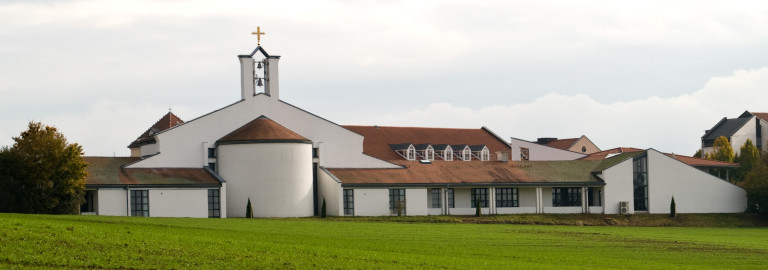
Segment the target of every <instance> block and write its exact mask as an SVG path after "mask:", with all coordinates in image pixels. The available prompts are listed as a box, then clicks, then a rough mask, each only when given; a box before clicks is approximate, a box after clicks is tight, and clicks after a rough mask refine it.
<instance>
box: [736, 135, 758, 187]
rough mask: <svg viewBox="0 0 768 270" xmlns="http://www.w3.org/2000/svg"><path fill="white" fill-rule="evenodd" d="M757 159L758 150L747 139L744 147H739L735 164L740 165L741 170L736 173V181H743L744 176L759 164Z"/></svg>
mask: <svg viewBox="0 0 768 270" xmlns="http://www.w3.org/2000/svg"><path fill="white" fill-rule="evenodd" d="M759 159H760V150H759V149H757V147H756V146H755V145H754V144H753V143H752V140H750V139H747V141H746V142H744V145H742V146H741V148H740V154H739V155H738V157H737V158H736V162H737V163H739V164H740V165H741V168H739V170H738V171H737V175H736V179H737V180H744V178H745V177H746V175H747V174H748V173H749V172H750V171H751V170H752V168H753V167H754V166H755V165H756V164H757V162H759Z"/></svg>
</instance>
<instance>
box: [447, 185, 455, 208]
mask: <svg viewBox="0 0 768 270" xmlns="http://www.w3.org/2000/svg"><path fill="white" fill-rule="evenodd" d="M445 193H446V194H445V201H446V204H448V208H456V204H455V200H454V198H455V197H454V195H453V194H454V193H453V188H448V189H446V190H445Z"/></svg>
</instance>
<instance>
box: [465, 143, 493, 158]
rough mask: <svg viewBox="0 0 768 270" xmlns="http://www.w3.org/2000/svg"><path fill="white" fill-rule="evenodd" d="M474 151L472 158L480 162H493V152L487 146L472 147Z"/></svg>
mask: <svg viewBox="0 0 768 270" xmlns="http://www.w3.org/2000/svg"><path fill="white" fill-rule="evenodd" d="M469 149H471V150H472V156H473V157H475V158H476V159H478V160H482V161H488V160H491V151H490V150H488V147H487V146H485V145H472V146H470V147H469Z"/></svg>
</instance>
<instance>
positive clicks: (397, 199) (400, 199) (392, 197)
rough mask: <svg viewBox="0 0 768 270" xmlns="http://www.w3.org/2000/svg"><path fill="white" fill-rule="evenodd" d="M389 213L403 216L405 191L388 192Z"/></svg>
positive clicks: (399, 189) (394, 189)
mask: <svg viewBox="0 0 768 270" xmlns="http://www.w3.org/2000/svg"><path fill="white" fill-rule="evenodd" d="M389 213H390V214H392V215H398V216H404V215H405V189H402V188H393V189H390V190H389Z"/></svg>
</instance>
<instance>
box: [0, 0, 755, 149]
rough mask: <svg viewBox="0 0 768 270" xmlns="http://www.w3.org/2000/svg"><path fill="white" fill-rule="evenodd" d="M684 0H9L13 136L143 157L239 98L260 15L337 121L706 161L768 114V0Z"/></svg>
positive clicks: (4, 58) (283, 84) (302, 83)
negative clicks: (484, 131) (713, 143)
mask: <svg viewBox="0 0 768 270" xmlns="http://www.w3.org/2000/svg"><path fill="white" fill-rule="evenodd" d="M670 2H671V1H553V2H547V1H478V0H474V1H240V2H238V1H234V2H230V1H216V4H210V3H211V2H210V1H183V0H178V1H2V0H0V146H2V145H5V146H10V145H12V140H11V137H13V136H18V135H19V133H20V132H21V131H23V130H25V129H26V126H27V123H28V122H29V121H31V120H33V121H42V122H43V123H45V124H49V125H53V126H56V127H57V128H59V129H60V131H62V132H63V133H64V134H65V135H66V136H67V138H68V140H69V141H70V142H76V143H79V144H81V145H82V146H83V147H84V149H85V153H86V155H106V156H112V155H118V156H126V155H128V154H129V151H128V149H127V148H126V146H127V145H128V144H129V143H130V142H131V141H133V140H134V139H136V137H138V136H139V135H140V134H141V133H142V132H144V131H145V130H146V129H147V128H148V127H149V126H151V125H152V124H153V123H154V122H155V121H157V120H158V119H159V118H160V117H162V115H163V114H165V113H167V112H168V109H169V107H170V108H172V110H173V112H174V113H175V114H177V115H178V116H179V117H181V118H182V119H183V120H190V119H193V118H196V117H198V116H201V115H203V114H205V113H208V112H210V111H213V110H215V109H218V108H221V107H224V106H226V105H229V104H231V103H233V102H235V101H237V100H239V98H240V89H239V87H240V86H239V64H238V60H237V55H239V54H248V53H250V52H251V51H252V50H253V49H254V48H255V47H256V37H255V36H253V35H251V34H250V33H251V32H252V31H255V30H256V26H261V29H262V31H263V32H265V33H266V35H264V36H263V37H262V45H263V47H264V48H265V49H266V50H267V51H268V52H269V53H270V54H276V55H281V56H282V58H281V59H280V88H281V89H280V95H281V99H282V100H284V101H286V102H288V103H291V104H293V105H296V106H298V107H300V108H303V109H305V110H307V111H310V112H313V113H315V114H317V115H319V116H322V117H324V118H326V119H329V120H331V121H334V122H336V123H338V124H355V125H394V126H425V127H459V128H479V127H481V126H487V127H488V128H490V129H491V130H493V131H494V132H496V133H497V134H499V135H500V136H502V137H504V138H507V139H508V138H509V137H515V138H521V139H526V140H535V139H536V138H538V137H558V138H571V137H578V136H581V135H587V136H588V137H589V138H590V139H592V141H593V142H595V143H596V144H597V145H598V147H600V148H602V149H609V148H613V147H618V146H627V147H630V146H631V147H638V148H655V149H658V150H660V151H666V152H675V153H680V154H686V155H691V154H693V152H695V151H696V150H697V149H698V147H699V146H700V137H701V135H703V132H704V130H706V129H709V128H711V127H712V126H713V125H714V124H715V123H717V121H719V120H720V119H721V118H722V117H729V118H733V117H737V116H738V115H739V114H741V113H742V112H743V111H745V110H749V111H756V112H766V111H768V2H766V1H738V2H737V1H675V2H674V3H670Z"/></svg>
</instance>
